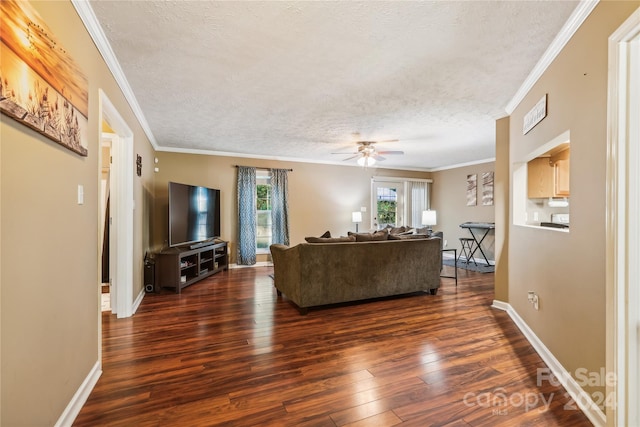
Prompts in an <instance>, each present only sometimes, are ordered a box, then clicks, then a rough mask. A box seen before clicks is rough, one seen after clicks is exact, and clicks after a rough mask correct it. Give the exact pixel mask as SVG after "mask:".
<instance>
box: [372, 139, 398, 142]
mask: <svg viewBox="0 0 640 427" xmlns="http://www.w3.org/2000/svg"><path fill="white" fill-rule="evenodd" d="M398 141H400V140H399V139H383V140H381V141H376V142H398Z"/></svg>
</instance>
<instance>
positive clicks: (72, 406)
mask: <svg viewBox="0 0 640 427" xmlns="http://www.w3.org/2000/svg"><path fill="white" fill-rule="evenodd" d="M100 375H102V363H100V361H97V362H96V363H95V365H93V368H91V371H89V375H87V377H86V378H85V379H84V381H83V382H82V384H80V388H78V390H77V391H76V393H75V394H74V395H73V397H72V398H71V401H70V402H69V404H68V405H67V407H66V408H65V409H64V411H63V412H62V415H60V418H58V421H56V423H55V424H54V426H55V427H67V426H71V425H72V424H73V422H74V421H75V419H76V417H77V416H78V414H79V413H80V410H81V409H82V406H84V404H85V402H86V401H87V399H88V398H89V394H91V390H93V388H94V387H95V385H96V383H97V382H98V379H99V378H100Z"/></svg>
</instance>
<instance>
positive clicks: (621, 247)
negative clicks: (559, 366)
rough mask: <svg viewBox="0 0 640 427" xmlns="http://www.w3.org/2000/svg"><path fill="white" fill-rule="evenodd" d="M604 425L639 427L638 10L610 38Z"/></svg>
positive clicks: (639, 130) (639, 95) (639, 173)
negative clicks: (607, 378)
mask: <svg viewBox="0 0 640 427" xmlns="http://www.w3.org/2000/svg"><path fill="white" fill-rule="evenodd" d="M607 109H608V123H607V128H608V135H607V140H608V141H607V224H606V227H607V230H606V232H607V247H606V254H607V255H606V259H607V262H606V279H607V283H606V296H607V303H606V308H607V329H606V331H607V352H606V355H607V357H606V358H607V372H611V373H613V374H615V381H607V383H606V387H607V397H606V399H605V402H606V403H607V405H608V407H607V425H610V426H613V425H640V408H639V407H638V397H639V393H640V367H639V366H638V360H639V357H640V336H639V335H640V284H639V282H638V277H639V276H640V224H639V222H638V220H637V218H639V217H640V120H638V117H640V8H639V9H637V10H636V11H635V12H634V13H633V14H632V15H631V16H630V17H629V19H627V21H626V22H625V23H624V24H622V25H621V26H620V28H618V30H616V31H615V32H614V33H613V34H612V35H611V37H609V102H608V106H607Z"/></svg>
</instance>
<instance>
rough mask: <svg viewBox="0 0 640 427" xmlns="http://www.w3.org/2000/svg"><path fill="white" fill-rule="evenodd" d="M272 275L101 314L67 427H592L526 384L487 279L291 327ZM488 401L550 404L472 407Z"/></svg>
mask: <svg viewBox="0 0 640 427" xmlns="http://www.w3.org/2000/svg"><path fill="white" fill-rule="evenodd" d="M272 272H273V270H272V269H271V268H267V267H260V268H252V269H233V270H229V271H227V272H222V273H219V274H217V275H215V276H212V277H209V278H207V279H205V280H203V281H202V282H199V283H197V284H194V285H192V286H190V287H188V288H186V289H184V290H183V292H182V294H180V295H177V294H175V293H172V292H170V291H167V292H165V293H162V294H147V295H146V297H145V299H144V301H143V302H142V305H141V306H140V308H139V309H138V313H136V315H135V316H133V317H132V318H129V319H116V318H115V317H114V316H113V315H110V314H103V337H102V339H103V371H104V373H103V375H102V377H101V378H100V380H99V381H98V383H97V385H96V387H95V389H94V390H93V392H92V393H91V395H90V396H89V399H88V401H87V403H86V404H85V406H84V408H83V409H82V411H81V412H80V414H79V415H78V417H77V419H76V421H75V423H74V425H75V426H131V425H135V426H184V425H189V426H213V425H225V426H226V425H233V426H256V425H272V426H373V425H375V426H391V425H403V426H438V425H441V426H445V425H446V426H465V427H466V426H496V425H509V426H511V425H530V426H538V425H539V426H554V425H557V426H566V425H571V426H588V425H591V423H590V422H589V421H588V420H587V418H586V417H585V416H584V414H582V413H581V412H580V411H567V410H565V405H566V404H567V403H569V400H568V398H567V396H566V394H565V390H564V389H563V388H562V387H554V386H553V385H551V384H549V383H545V384H543V385H542V386H540V387H539V386H537V385H536V369H537V368H543V367H545V365H544V363H543V362H542V360H541V359H540V357H539V356H538V354H537V353H536V352H535V351H534V350H533V348H532V347H531V345H530V344H529V343H528V342H527V341H526V339H525V338H524V336H523V335H522V334H521V333H520V331H519V330H518V328H517V327H516V326H515V325H514V324H513V322H512V321H511V319H510V318H509V316H508V315H507V314H506V313H504V312H502V311H500V310H496V309H492V308H491V307H490V305H491V303H492V300H493V274H491V273H489V274H480V273H473V272H468V271H466V270H459V277H458V286H457V287H456V286H455V282H454V280H451V279H442V287H441V289H440V290H439V292H438V293H437V295H429V294H422V293H421V294H412V295H408V296H401V297H395V298H385V299H380V300H375V301H366V302H359V303H352V304H339V305H334V306H328V307H321V308H314V309H311V310H310V311H309V313H308V314H307V315H306V316H301V315H300V313H299V311H298V310H297V309H296V307H295V306H294V305H293V304H291V303H290V302H289V301H288V300H287V299H286V296H278V295H277V293H276V291H275V289H274V288H273V284H272V281H271V279H270V277H269V274H271V273H272ZM452 273H453V271H452V267H445V271H444V272H443V274H445V275H453V274H452ZM500 391H504V393H507V394H508V395H515V394H520V395H523V396H526V395H531V396H533V395H541V396H544V397H545V399H547V400H550V405H549V408H548V409H545V408H544V403H543V402H542V401H540V402H539V403H538V405H537V406H535V407H532V408H525V407H524V406H522V405H520V406H517V405H516V406H513V405H507V406H498V407H488V406H487V405H485V404H483V403H484V402H483V401H479V400H478V399H477V398H476V397H477V396H478V395H481V394H482V393H485V394H486V393H493V394H495V393H499V392H500ZM469 396H473V397H469Z"/></svg>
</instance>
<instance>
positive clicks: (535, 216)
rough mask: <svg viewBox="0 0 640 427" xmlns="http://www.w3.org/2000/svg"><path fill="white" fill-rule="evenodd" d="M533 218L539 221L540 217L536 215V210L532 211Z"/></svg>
mask: <svg viewBox="0 0 640 427" xmlns="http://www.w3.org/2000/svg"><path fill="white" fill-rule="evenodd" d="M533 220H534V221H539V220H540V217H539V216H538V212H534V213H533Z"/></svg>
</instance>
